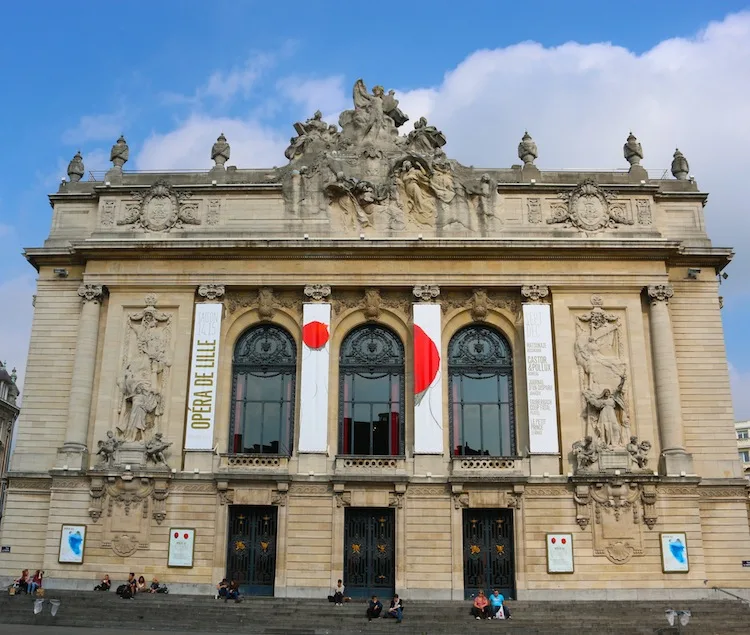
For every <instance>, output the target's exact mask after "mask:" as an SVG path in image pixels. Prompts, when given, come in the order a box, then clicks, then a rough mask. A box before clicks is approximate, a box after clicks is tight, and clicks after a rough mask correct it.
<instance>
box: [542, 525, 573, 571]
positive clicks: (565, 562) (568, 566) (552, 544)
mask: <svg viewBox="0 0 750 635" xmlns="http://www.w3.org/2000/svg"><path fill="white" fill-rule="evenodd" d="M547 573H573V534H547Z"/></svg>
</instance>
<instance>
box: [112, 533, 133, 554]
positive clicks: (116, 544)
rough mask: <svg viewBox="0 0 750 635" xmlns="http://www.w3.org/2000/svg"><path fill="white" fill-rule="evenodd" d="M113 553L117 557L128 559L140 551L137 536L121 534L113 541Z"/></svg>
mask: <svg viewBox="0 0 750 635" xmlns="http://www.w3.org/2000/svg"><path fill="white" fill-rule="evenodd" d="M110 546H111V547H112V551H114V552H115V555H117V556H120V557H121V558H127V557H128V556H132V555H133V554H134V553H135V552H136V551H138V539H137V538H136V537H135V536H129V535H128V534H120V535H119V536H117V537H115V539H114V540H112V541H111V545H110Z"/></svg>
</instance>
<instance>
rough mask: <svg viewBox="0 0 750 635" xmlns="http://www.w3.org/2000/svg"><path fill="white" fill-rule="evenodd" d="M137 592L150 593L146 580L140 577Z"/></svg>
mask: <svg viewBox="0 0 750 635" xmlns="http://www.w3.org/2000/svg"><path fill="white" fill-rule="evenodd" d="M136 591H137V592H138V593H146V592H148V585H147V584H146V578H144V577H143V576H140V577H139V578H138V584H137V585H136Z"/></svg>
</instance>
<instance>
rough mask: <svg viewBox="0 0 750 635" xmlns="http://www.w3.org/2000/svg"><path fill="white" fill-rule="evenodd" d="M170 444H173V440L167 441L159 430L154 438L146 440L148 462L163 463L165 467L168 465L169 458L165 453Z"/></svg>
mask: <svg viewBox="0 0 750 635" xmlns="http://www.w3.org/2000/svg"><path fill="white" fill-rule="evenodd" d="M170 445H172V442H171V441H165V440H164V439H163V438H162V433H161V432H157V433H156V434H154V437H153V438H152V439H149V440H148V441H146V445H145V452H146V463H149V462H152V463H154V464H155V465H163V466H165V467H168V465H167V458H166V456H165V455H164V452H165V451H166V449H167V448H168V447H169V446H170Z"/></svg>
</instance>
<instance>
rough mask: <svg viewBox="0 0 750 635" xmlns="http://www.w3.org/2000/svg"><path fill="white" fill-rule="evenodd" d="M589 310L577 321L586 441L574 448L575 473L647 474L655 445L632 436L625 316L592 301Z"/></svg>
mask: <svg viewBox="0 0 750 635" xmlns="http://www.w3.org/2000/svg"><path fill="white" fill-rule="evenodd" d="M591 305H592V308H591V310H589V311H587V312H585V313H579V314H578V315H575V317H574V319H575V329H576V339H575V343H574V356H575V360H576V364H577V366H578V377H579V385H580V391H581V392H580V399H581V419H582V424H583V426H582V427H583V430H584V437H583V439H582V440H580V441H576V442H575V443H574V444H573V458H574V468H575V471H576V472H577V473H584V472H591V471H607V470H623V471H635V472H637V471H644V470H647V468H648V461H649V458H648V454H649V452H650V450H651V443H650V442H649V441H646V440H643V441H640V442H639V441H638V437H637V436H635V435H634V434H632V421H631V408H630V396H629V389H630V379H629V376H628V372H629V371H628V354H627V350H626V347H625V341H626V340H625V332H624V327H623V323H622V319H621V316H620V315H618V314H617V313H614V312H610V311H607V310H605V309H604V308H603V305H604V301H603V299H602V297H601V296H599V295H594V296H592V297H591Z"/></svg>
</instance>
